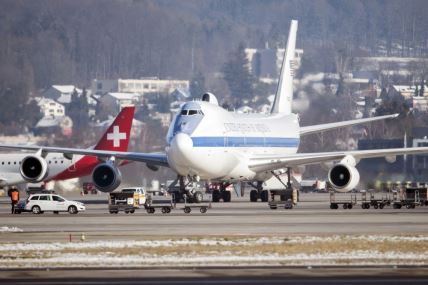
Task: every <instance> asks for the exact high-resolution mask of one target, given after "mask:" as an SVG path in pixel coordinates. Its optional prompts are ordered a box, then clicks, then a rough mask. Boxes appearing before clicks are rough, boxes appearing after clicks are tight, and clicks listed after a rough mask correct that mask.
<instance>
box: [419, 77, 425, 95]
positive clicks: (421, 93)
mask: <svg viewBox="0 0 428 285" xmlns="http://www.w3.org/2000/svg"><path fill="white" fill-rule="evenodd" d="M424 92H425V79H424V78H422V80H421V89H419V96H421V97H423V96H424Z"/></svg>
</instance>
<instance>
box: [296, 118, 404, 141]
mask: <svg viewBox="0 0 428 285" xmlns="http://www.w3.org/2000/svg"><path fill="white" fill-rule="evenodd" d="M398 115H399V114H393V115H386V116H378V117H373V118H366V119H357V120H350V121H342V122H336V123H327V124H320V125H313V126H306V127H300V135H301V136H304V135H310V134H313V133H319V132H324V131H328V130H333V129H338V128H343V127H348V126H353V125H359V124H364V123H369V122H375V121H380V120H385V119H392V118H397V117H398Z"/></svg>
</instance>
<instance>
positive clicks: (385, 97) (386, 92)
mask: <svg viewBox="0 0 428 285" xmlns="http://www.w3.org/2000/svg"><path fill="white" fill-rule="evenodd" d="M379 97H380V99H382V100H385V99H387V98H388V91H386V88H385V87H383V88H382V91H380V95H379Z"/></svg>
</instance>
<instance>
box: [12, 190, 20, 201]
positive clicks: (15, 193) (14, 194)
mask: <svg viewBox="0 0 428 285" xmlns="http://www.w3.org/2000/svg"><path fill="white" fill-rule="evenodd" d="M11 198H12V201H18V200H19V192H18V191H12V195H11Z"/></svg>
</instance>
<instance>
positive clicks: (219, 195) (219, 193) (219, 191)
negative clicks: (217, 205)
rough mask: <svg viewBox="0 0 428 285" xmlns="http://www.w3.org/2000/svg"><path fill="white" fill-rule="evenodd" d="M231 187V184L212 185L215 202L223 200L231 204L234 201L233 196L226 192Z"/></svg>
mask: <svg viewBox="0 0 428 285" xmlns="http://www.w3.org/2000/svg"><path fill="white" fill-rule="evenodd" d="M229 186H230V183H225V182H222V183H218V184H211V187H213V188H214V189H213V202H220V200H221V199H223V202H230V201H231V199H232V194H231V192H230V191H228V190H226V189H227V187H229Z"/></svg>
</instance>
